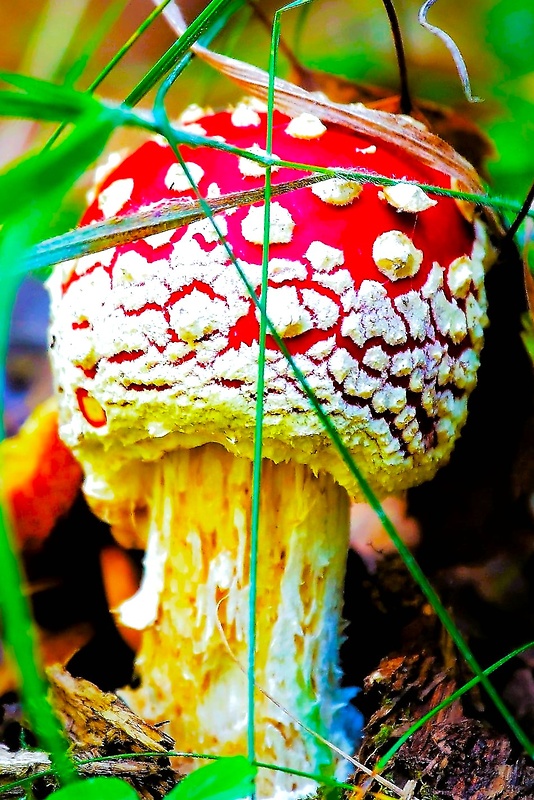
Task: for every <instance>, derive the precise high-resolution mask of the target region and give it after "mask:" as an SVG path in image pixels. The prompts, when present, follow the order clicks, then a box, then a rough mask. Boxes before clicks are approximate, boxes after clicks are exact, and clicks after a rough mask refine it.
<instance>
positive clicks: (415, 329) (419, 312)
mask: <svg viewBox="0 0 534 800" xmlns="http://www.w3.org/2000/svg"><path fill="white" fill-rule="evenodd" d="M393 302H394V304H395V308H396V309H397V311H399V313H400V314H402V315H403V317H404V318H405V320H406V322H407V323H408V329H409V331H410V336H413V338H414V339H417V340H419V341H423V339H425V338H426V337H427V336H430V335H431V334H432V328H431V322H430V307H429V305H428V302H425V301H424V300H423V299H422V298H421V295H420V294H419V293H418V292H414V291H410V292H406V294H401V295H399V296H398V297H396V298H395V300H394V301H393Z"/></svg>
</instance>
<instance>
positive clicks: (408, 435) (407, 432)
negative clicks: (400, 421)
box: [401, 419, 420, 442]
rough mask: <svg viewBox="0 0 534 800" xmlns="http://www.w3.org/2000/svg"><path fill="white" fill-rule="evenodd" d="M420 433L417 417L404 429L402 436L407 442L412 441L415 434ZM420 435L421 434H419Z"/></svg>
mask: <svg viewBox="0 0 534 800" xmlns="http://www.w3.org/2000/svg"><path fill="white" fill-rule="evenodd" d="M418 434H419V425H418V423H417V420H416V419H412V421H411V422H409V423H408V424H407V425H406V426H405V427H404V429H403V431H402V433H401V436H402V438H403V439H404V441H405V442H409V441H411V440H412V439H413V438H414V436H417V435H418ZM419 435H420V434H419Z"/></svg>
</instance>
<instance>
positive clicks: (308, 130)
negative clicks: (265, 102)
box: [286, 112, 326, 139]
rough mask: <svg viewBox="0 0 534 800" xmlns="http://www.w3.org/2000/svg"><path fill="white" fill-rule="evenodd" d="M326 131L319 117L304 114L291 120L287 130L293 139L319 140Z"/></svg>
mask: <svg viewBox="0 0 534 800" xmlns="http://www.w3.org/2000/svg"><path fill="white" fill-rule="evenodd" d="M325 131H326V125H323V123H322V122H321V120H320V119H319V117H316V116H315V114H309V113H307V112H304V113H303V114H299V115H298V117H295V118H294V119H292V120H291V122H290V123H289V125H288V126H287V128H286V133H287V135H288V136H291V137H292V138H293V139H318V138H319V137H320V136H322V135H323V133H324V132H325Z"/></svg>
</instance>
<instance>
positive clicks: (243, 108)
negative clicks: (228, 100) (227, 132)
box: [230, 102, 261, 128]
mask: <svg viewBox="0 0 534 800" xmlns="http://www.w3.org/2000/svg"><path fill="white" fill-rule="evenodd" d="M230 119H231V122H232V125H234V126H235V127H236V128H248V127H249V126H250V125H253V126H254V127H255V128H256V127H257V126H258V125H259V124H260V123H261V117H260V115H259V114H258V112H257V111H255V110H254V108H252V106H251V104H250V103H248V102H242V103H238V104H237V105H236V107H235V108H234V110H233V111H232V115H231V117H230Z"/></svg>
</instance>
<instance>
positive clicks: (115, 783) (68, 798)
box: [51, 778, 139, 800]
mask: <svg viewBox="0 0 534 800" xmlns="http://www.w3.org/2000/svg"><path fill="white" fill-rule="evenodd" d="M51 797H53V798H54V800H139V795H138V794H137V792H136V791H135V790H134V789H132V787H131V786H130V784H129V783H126V781H123V780H120V778H87V779H86V780H83V781H76V783H73V784H71V785H70V786H64V787H63V789H59V790H58V791H57V792H54V793H53V794H52V795H51Z"/></svg>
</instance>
